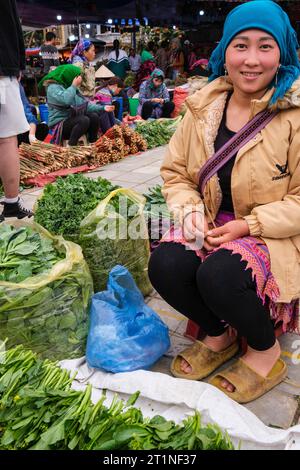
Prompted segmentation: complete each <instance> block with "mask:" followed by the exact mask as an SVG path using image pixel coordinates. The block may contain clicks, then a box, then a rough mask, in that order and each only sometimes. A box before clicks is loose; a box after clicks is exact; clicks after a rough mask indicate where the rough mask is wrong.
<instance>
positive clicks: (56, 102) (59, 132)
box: [40, 65, 114, 146]
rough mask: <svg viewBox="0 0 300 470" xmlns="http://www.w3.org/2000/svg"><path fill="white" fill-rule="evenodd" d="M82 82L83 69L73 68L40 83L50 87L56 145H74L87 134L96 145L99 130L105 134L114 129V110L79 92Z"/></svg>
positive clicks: (51, 124) (60, 69) (62, 68)
mask: <svg viewBox="0 0 300 470" xmlns="http://www.w3.org/2000/svg"><path fill="white" fill-rule="evenodd" d="M81 83H82V77H81V69H80V68H79V67H75V66H74V65H61V66H60V67H57V68H56V69H55V70H53V71H52V72H50V73H49V74H48V75H46V76H45V77H44V78H43V80H42V81H41V83H40V85H44V86H45V87H46V88H47V102H48V107H49V127H50V129H51V130H52V131H53V138H52V142H53V143H56V144H60V143H61V141H62V140H69V145H70V146H74V145H77V144H78V140H79V139H80V137H82V136H83V135H85V134H87V135H88V139H89V142H90V143H92V142H96V140H97V137H98V132H99V129H101V131H102V133H105V132H106V131H107V130H108V129H110V127H111V124H110V119H109V113H110V112H112V111H113V110H114V107H113V106H99V105H97V104H94V103H91V102H89V101H87V100H86V99H85V98H84V97H83V96H82V95H81V94H80V92H79V90H78V87H79V86H80V85H81Z"/></svg>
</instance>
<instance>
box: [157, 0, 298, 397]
mask: <svg viewBox="0 0 300 470" xmlns="http://www.w3.org/2000/svg"><path fill="white" fill-rule="evenodd" d="M297 47H298V44H297V38H296V33H295V31H294V30H293V29H292V27H291V24H290V21H289V18H288V16H287V14H286V13H285V12H284V11H283V10H282V8H281V7H280V6H279V5H278V4H277V3H275V2H273V1H269V0H259V1H257V0H253V1H251V2H247V3H244V4H242V5H240V6H238V7H237V8H235V9H233V10H232V11H231V12H230V13H229V15H228V17H227V19H226V22H225V25H224V33H223V38H222V40H221V42H220V43H219V45H218V47H217V48H216V49H215V51H214V52H213V54H212V57H211V60H210V64H209V68H210V70H211V76H210V78H209V83H208V85H206V86H204V87H203V88H202V89H201V90H200V91H198V92H197V93H195V94H194V95H193V96H192V97H190V98H188V99H187V101H186V104H187V108H188V111H187V113H186V115H185V118H184V119H183V122H182V123H181V124H180V126H179V128H178V129H177V131H176V133H175V135H174V136H173V138H172V140H171V142H170V145H169V150H168V152H167V154H166V157H165V160H164V163H163V165H162V169H161V174H162V177H163V179H164V187H163V194H164V196H165V198H166V200H167V203H168V205H169V208H170V209H171V210H172V211H173V213H174V216H175V218H176V220H177V226H175V227H174V228H173V229H171V230H170V231H169V232H168V233H167V234H166V235H165V236H164V238H163V242H162V243H161V244H160V246H159V247H158V248H157V249H156V250H155V251H154V252H153V254H152V257H151V259H150V265H149V275H150V279H151V281H152V284H153V286H154V287H155V289H156V290H157V291H158V292H159V293H160V295H161V296H162V297H163V298H164V299H165V300H166V301H167V302H168V303H169V304H170V305H172V306H173V307H174V308H175V309H176V310H178V311H179V312H181V313H182V314H184V315H186V316H188V317H189V318H190V319H191V320H193V321H194V322H196V323H197V324H198V325H199V326H200V327H201V330H202V332H204V335H203V338H202V340H201V341H200V340H198V341H196V342H195V344H194V345H193V346H192V347H190V348H187V349H186V350H185V351H182V353H180V354H179V355H178V356H177V357H176V358H175V359H174V361H173V363H172V366H171V370H172V373H173V374H174V375H175V376H176V377H181V378H184V379H193V380H201V379H203V378H204V377H206V376H208V375H210V374H211V373H212V372H214V371H215V370H216V369H217V368H218V367H219V366H221V365H222V364H224V363H226V362H227V361H228V360H229V359H231V358H232V357H233V356H234V355H235V354H236V353H237V351H238V342H237V335H240V336H243V337H245V338H246V339H247V343H248V350H247V352H246V354H244V355H243V356H242V358H241V359H239V360H238V361H235V362H234V363H233V365H232V366H230V367H228V368H227V369H224V370H222V371H221V372H218V373H216V375H215V376H214V377H213V378H211V379H210V381H209V382H210V383H211V384H212V385H215V386H216V387H218V388H219V389H220V390H222V391H223V392H224V393H226V394H227V395H228V396H229V397H231V398H232V399H234V400H236V401H238V402H240V403H245V402H249V401H251V400H254V399H256V398H258V397H259V396H261V395H263V394H264V393H266V392H267V391H268V390H270V389H271V388H272V387H274V386H276V385H277V384H279V383H280V382H281V381H282V380H284V378H285V377H286V374H287V366H286V364H285V362H284V361H283V360H282V359H281V358H280V354H281V350H280V344H279V342H278V341H277V340H276V337H275V332H274V323H275V324H281V325H282V328H283V330H284V331H289V332H296V333H300V319H299V297H300V262H299V260H300V99H299V98H300V80H299V75H300V63H299V60H298V57H297Z"/></svg>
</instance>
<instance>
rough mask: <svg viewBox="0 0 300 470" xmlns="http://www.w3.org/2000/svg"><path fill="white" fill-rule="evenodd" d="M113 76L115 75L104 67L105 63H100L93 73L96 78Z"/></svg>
mask: <svg viewBox="0 0 300 470" xmlns="http://www.w3.org/2000/svg"><path fill="white" fill-rule="evenodd" d="M114 76H115V75H114V74H113V73H112V72H111V71H110V70H109V69H108V68H107V67H105V65H101V67H100V68H99V69H98V70H97V72H96V74H95V77H96V78H112V77H114Z"/></svg>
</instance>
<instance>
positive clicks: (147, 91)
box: [138, 69, 175, 119]
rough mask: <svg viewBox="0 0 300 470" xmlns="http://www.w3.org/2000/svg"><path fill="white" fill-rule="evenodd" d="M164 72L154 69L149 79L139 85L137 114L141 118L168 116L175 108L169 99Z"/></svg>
mask: <svg viewBox="0 0 300 470" xmlns="http://www.w3.org/2000/svg"><path fill="white" fill-rule="evenodd" d="M164 78H165V77H164V73H163V71H162V70H160V69H155V70H154V71H153V72H152V74H151V77H150V78H149V80H146V81H145V82H144V83H142V85H141V87H140V94H139V101H140V106H139V108H138V114H139V115H140V116H142V118H143V119H149V118H154V119H157V118H161V117H163V118H169V117H170V116H171V114H172V112H173V111H174V109H175V105H174V103H173V102H172V101H170V95H169V92H168V89H167V87H166V84H165V83H164Z"/></svg>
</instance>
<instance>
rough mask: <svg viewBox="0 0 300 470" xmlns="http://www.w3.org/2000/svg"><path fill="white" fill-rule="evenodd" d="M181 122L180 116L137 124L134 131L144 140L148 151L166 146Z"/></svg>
mask: <svg viewBox="0 0 300 470" xmlns="http://www.w3.org/2000/svg"><path fill="white" fill-rule="evenodd" d="M181 120H182V116H179V117H178V118H176V119H156V120H153V121H145V122H138V123H137V126H136V129H135V130H136V132H138V133H139V134H140V135H141V136H142V137H143V138H144V139H145V140H146V142H147V146H148V149H152V148H155V147H159V146H160V145H166V144H168V143H169V142H170V139H171V137H172V136H173V134H174V132H175V131H176V129H177V126H178V124H179V123H180V121H181Z"/></svg>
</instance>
